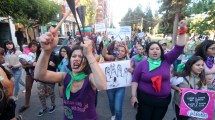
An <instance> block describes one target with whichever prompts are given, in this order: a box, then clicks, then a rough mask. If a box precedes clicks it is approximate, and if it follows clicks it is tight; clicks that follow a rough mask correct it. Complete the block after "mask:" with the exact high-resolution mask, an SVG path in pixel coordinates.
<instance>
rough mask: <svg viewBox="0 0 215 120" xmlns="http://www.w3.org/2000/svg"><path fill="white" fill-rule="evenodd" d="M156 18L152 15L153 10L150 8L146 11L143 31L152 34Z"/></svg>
mask: <svg viewBox="0 0 215 120" xmlns="http://www.w3.org/2000/svg"><path fill="white" fill-rule="evenodd" d="M154 26H155V25H154V18H153V15H152V10H151V8H150V7H149V6H148V7H147V8H146V10H145V16H144V17H143V31H144V32H148V31H149V32H150V33H152V29H153V28H154Z"/></svg>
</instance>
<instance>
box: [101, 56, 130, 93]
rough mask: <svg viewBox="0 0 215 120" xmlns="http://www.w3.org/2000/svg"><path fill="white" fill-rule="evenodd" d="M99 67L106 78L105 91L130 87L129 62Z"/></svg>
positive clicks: (103, 64)
mask: <svg viewBox="0 0 215 120" xmlns="http://www.w3.org/2000/svg"><path fill="white" fill-rule="evenodd" d="M99 66H100V67H101V69H102V71H103V73H104V74H105V76H106V79H107V89H113V88H119V87H125V86H130V85H131V79H132V75H131V73H130V72H129V71H128V68H130V60H125V61H116V62H108V63H100V64H99Z"/></svg>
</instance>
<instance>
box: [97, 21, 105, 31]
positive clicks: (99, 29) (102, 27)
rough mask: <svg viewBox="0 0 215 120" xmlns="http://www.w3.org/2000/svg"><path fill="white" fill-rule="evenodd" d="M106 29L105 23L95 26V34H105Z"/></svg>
mask: <svg viewBox="0 0 215 120" xmlns="http://www.w3.org/2000/svg"><path fill="white" fill-rule="evenodd" d="M105 29H106V28H105V24H104V23H99V24H95V32H105Z"/></svg>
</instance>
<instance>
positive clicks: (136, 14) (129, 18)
mask: <svg viewBox="0 0 215 120" xmlns="http://www.w3.org/2000/svg"><path fill="white" fill-rule="evenodd" d="M143 17H144V13H143V11H142V6H141V5H140V4H139V5H138V6H137V7H136V8H135V9H134V10H133V11H132V10H131V8H129V9H128V12H127V13H126V14H125V16H124V17H123V18H122V19H121V21H120V26H132V29H133V30H136V29H138V27H139V28H140V26H142V21H143ZM140 29H142V28H140Z"/></svg>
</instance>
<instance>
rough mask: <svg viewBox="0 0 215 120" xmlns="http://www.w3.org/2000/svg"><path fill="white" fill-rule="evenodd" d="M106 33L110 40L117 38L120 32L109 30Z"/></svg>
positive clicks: (113, 29)
mask: <svg viewBox="0 0 215 120" xmlns="http://www.w3.org/2000/svg"><path fill="white" fill-rule="evenodd" d="M106 32H107V35H108V38H111V37H112V36H113V37H114V38H116V37H117V35H118V33H119V30H117V29H115V28H107V31H106Z"/></svg>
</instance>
